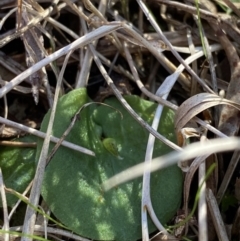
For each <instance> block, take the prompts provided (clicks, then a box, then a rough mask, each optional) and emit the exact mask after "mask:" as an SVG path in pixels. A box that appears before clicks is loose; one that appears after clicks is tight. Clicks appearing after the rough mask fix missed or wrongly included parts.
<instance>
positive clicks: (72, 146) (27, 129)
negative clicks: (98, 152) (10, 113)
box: [0, 116, 95, 156]
mask: <svg viewBox="0 0 240 241" xmlns="http://www.w3.org/2000/svg"><path fill="white" fill-rule="evenodd" d="M0 123H3V124H5V125H7V126H11V127H14V128H17V129H19V130H22V131H24V132H27V133H29V134H32V135H35V136H38V137H40V138H43V139H45V138H46V134H45V133H44V132H41V131H38V130H35V129H33V128H30V127H28V126H25V125H22V124H19V123H16V122H13V121H10V120H8V119H5V118H3V117H1V116H0ZM50 139H51V141H52V142H54V143H57V142H58V141H59V138H57V137H54V136H51V137H50ZM62 146H65V147H68V148H70V149H72V150H75V151H79V152H82V153H85V154H87V155H91V156H95V154H94V152H93V151H91V150H88V149H86V148H84V147H80V146H78V145H75V144H73V143H70V142H68V141H63V142H62Z"/></svg>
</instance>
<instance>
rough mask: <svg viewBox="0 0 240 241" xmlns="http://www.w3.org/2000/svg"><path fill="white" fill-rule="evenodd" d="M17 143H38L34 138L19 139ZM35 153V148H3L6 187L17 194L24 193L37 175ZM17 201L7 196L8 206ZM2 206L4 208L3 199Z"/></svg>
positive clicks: (1, 162)
mask: <svg viewBox="0 0 240 241" xmlns="http://www.w3.org/2000/svg"><path fill="white" fill-rule="evenodd" d="M17 141H21V142H33V141H36V138H35V137H34V136H25V137H21V138H19V139H17ZM35 151H36V149H35V148H26V147H13V146H5V147H3V146H2V147H1V151H0V167H1V169H2V173H3V178H4V184H5V186H6V187H8V188H12V189H14V190H16V191H17V192H23V191H24V190H25V189H26V187H27V186H28V184H29V183H30V181H31V180H32V178H33V176H34V173H35V165H36V163H35ZM16 201H17V197H15V196H13V195H12V194H7V204H8V206H13V205H14V204H15V203H16ZM0 206H2V201H1V198H0Z"/></svg>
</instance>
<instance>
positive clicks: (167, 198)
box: [37, 89, 182, 241]
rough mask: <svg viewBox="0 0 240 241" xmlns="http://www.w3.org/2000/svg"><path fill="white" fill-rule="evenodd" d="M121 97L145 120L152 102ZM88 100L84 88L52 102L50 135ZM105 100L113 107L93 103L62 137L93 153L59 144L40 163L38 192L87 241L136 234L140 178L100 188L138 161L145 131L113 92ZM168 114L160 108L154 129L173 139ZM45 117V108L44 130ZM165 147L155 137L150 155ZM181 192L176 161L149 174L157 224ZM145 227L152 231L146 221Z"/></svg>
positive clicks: (125, 239) (128, 239) (125, 240)
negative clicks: (42, 167) (43, 167)
mask: <svg viewBox="0 0 240 241" xmlns="http://www.w3.org/2000/svg"><path fill="white" fill-rule="evenodd" d="M125 99H126V101H127V102H128V103H129V104H130V105H131V106H132V108H133V109H134V110H135V111H136V112H137V113H138V114H139V115H140V116H141V117H142V118H143V119H144V120H145V121H147V122H148V123H151V121H152V119H153V115H154V111H155V110H156V107H157V105H156V104H154V103H152V102H148V101H145V100H142V99H141V98H139V97H137V96H126V97H125ZM90 101H91V100H90V99H89V98H88V96H87V93H86V90H85V89H77V90H74V91H71V92H70V93H68V94H67V95H65V96H63V97H62V98H61V99H60V100H59V102H58V106H57V112H56V119H55V123H54V127H53V130H52V134H53V135H54V136H58V137H60V136H61V135H62V133H63V132H64V130H65V129H66V128H67V127H68V125H69V123H70V121H71V119H72V118H73V116H74V114H75V113H76V112H77V110H78V109H79V108H80V107H81V106H82V105H84V104H85V103H87V102H90ZM105 103H106V104H107V105H109V106H112V107H113V108H109V107H108V106H104V105H98V104H92V105H89V106H88V107H87V108H84V110H82V112H81V113H80V116H79V120H78V121H77V122H76V123H75V125H74V127H73V129H72V130H71V132H70V134H69V135H68V136H67V138H66V139H67V140H68V141H71V142H72V143H75V144H78V145H80V146H83V147H85V148H88V149H91V150H93V151H94V152H95V154H96V156H95V157H92V156H88V155H84V154H81V153H78V152H74V151H72V150H70V149H68V148H65V147H60V148H59V150H58V151H57V152H56V154H55V156H54V157H53V159H52V160H51V162H50V163H49V165H48V167H47V168H46V173H45V178H44V182H43V189H42V196H43V198H44V200H45V201H46V202H47V204H48V205H49V207H50V209H51V210H52V212H53V214H54V215H55V216H56V217H57V218H58V219H59V220H60V221H61V222H62V223H63V224H64V225H65V226H67V227H69V228H70V229H72V230H73V231H74V232H76V233H78V234H80V235H81V236H84V237H87V238H90V239H93V240H119V241H133V240H137V239H139V238H140V237H141V191H142V190H141V189H142V178H138V179H135V180H133V181H131V182H128V183H125V184H122V185H120V186H118V187H116V188H114V189H112V190H110V191H108V192H103V190H102V189H101V185H102V183H103V182H104V181H106V180H107V179H108V178H110V177H112V176H113V175H115V174H117V173H119V172H121V171H123V170H125V169H127V168H128V167H131V166H133V165H136V164H137V163H139V162H142V161H143V160H144V156H145V151H146V145H147V140H148V135H149V133H148V132H147V131H146V130H145V129H143V127H141V126H140V125H139V124H138V123H137V122H136V121H135V120H134V119H133V118H132V117H131V116H130V115H129V114H128V112H127V111H126V110H125V109H124V108H123V107H122V105H121V104H120V103H119V101H118V100H117V99H116V98H115V97H112V98H109V99H107V100H106V101H105ZM117 110H118V111H117ZM119 111H120V112H121V114H122V117H121V114H119ZM173 119H174V113H173V112H172V111H171V110H169V109H165V110H164V112H163V116H162V121H161V124H160V127H159V131H160V132H161V134H163V135H165V136H166V137H167V138H168V139H170V140H172V141H175V135H174V126H173ZM48 120H49V113H48V114H47V115H46V116H45V118H44V121H43V123H42V127H41V130H42V131H45V130H46V128H47V123H48ZM39 144H40V145H39V146H38V154H37V156H39V153H40V150H41V142H39ZM169 151H171V150H170V148H169V147H167V146H166V145H164V144H163V143H161V142H160V141H158V140H157V141H156V147H155V149H154V157H156V156H160V155H164V154H165V153H168V152H169ZM181 193H182V173H181V171H180V170H179V168H178V167H177V166H172V167H169V168H167V169H164V170H161V171H159V172H156V173H153V174H152V176H151V198H152V203H153V207H154V210H155V212H156V215H157V216H158V218H159V220H160V221H161V222H162V223H163V224H165V223H166V222H167V221H169V220H170V219H171V218H172V217H173V216H174V214H175V212H176V210H177V209H178V208H179V205H180V202H181ZM149 229H150V231H154V230H155V227H154V225H153V224H152V223H151V222H150V227H149Z"/></svg>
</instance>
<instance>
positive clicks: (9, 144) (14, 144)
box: [0, 141, 37, 147]
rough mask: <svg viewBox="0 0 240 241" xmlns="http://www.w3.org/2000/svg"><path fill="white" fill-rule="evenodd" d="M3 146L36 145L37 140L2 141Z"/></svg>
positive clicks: (0, 142) (0, 143)
mask: <svg viewBox="0 0 240 241" xmlns="http://www.w3.org/2000/svg"><path fill="white" fill-rule="evenodd" d="M0 145H1V146H13V147H36V146H37V143H36V142H31V143H30V142H29V143H26V142H20V141H0Z"/></svg>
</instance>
